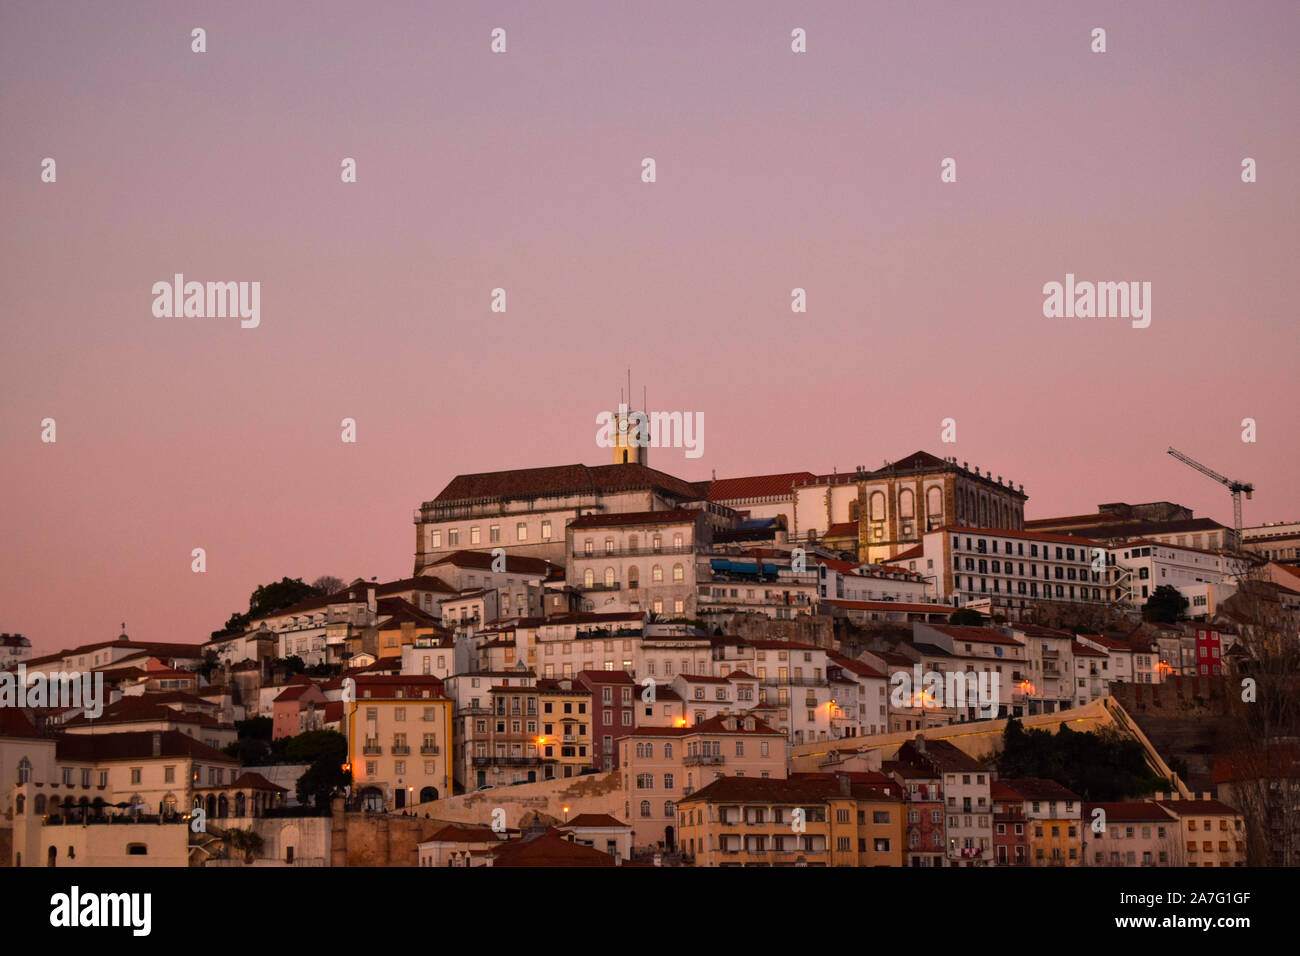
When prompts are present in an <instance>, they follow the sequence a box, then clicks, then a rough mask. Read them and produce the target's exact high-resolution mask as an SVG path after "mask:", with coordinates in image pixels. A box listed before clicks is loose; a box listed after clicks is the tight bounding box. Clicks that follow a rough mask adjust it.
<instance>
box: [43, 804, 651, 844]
mask: <svg viewBox="0 0 1300 956" xmlns="http://www.w3.org/2000/svg"><path fill="white" fill-rule="evenodd" d="M641 816H643V817H648V816H650V801H649V800H642V801H641ZM53 849H54V847H50V850H51V851H53Z"/></svg>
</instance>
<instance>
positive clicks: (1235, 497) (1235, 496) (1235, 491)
mask: <svg viewBox="0 0 1300 956" xmlns="http://www.w3.org/2000/svg"><path fill="white" fill-rule="evenodd" d="M1169 454H1171V455H1173V456H1174V457H1175V458H1177V459H1178V460H1179V461H1181V462H1182V463H1183V464H1184V465H1189V466H1191V467H1192V468H1195V469H1196V470H1197V471H1199V472H1200V473H1201V474H1203V475H1208V476H1209V477H1211V478H1213V479H1214V480H1215V481H1217V482H1218V483H1219V484H1221V485H1227V486H1228V490H1229V491H1231V492H1232V520H1233V523H1234V525H1235V526H1236V529H1237V547H1241V493H1242V492H1243V491H1244V492H1245V493H1246V500H1247V501H1249V500H1250V496H1251V495H1253V494H1254V493H1255V486H1254V485H1252V484H1251V483H1250V482H1248V481H1233V480H1232V479H1231V478H1225V477H1223V475H1221V474H1219V473H1218V472H1217V471H1215V470H1214V469H1212V468H1206V467H1205V466H1204V465H1202V464H1201V463H1200V462H1199V461H1197V460H1196V459H1195V458H1189V457H1187V456H1186V455H1184V454H1183V453H1182V452H1181V451H1179V450H1178V449H1177V448H1170V449H1169Z"/></svg>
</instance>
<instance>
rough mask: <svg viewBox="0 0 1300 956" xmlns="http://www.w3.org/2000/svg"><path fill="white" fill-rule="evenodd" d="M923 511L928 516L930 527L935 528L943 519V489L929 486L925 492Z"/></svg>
mask: <svg viewBox="0 0 1300 956" xmlns="http://www.w3.org/2000/svg"><path fill="white" fill-rule="evenodd" d="M925 511H926V514H928V515H929V516H930V527H932V528H937V527H938V526H939V524H940V523H941V522H942V521H943V489H942V488H935V487H931V488H930V490H929V491H927V492H926V493H925Z"/></svg>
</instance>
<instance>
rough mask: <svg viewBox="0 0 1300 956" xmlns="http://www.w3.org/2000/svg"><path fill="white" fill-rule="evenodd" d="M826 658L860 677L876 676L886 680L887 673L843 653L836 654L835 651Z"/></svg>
mask: <svg viewBox="0 0 1300 956" xmlns="http://www.w3.org/2000/svg"><path fill="white" fill-rule="evenodd" d="M826 659H827V660H828V661H830V662H831V663H832V664H835V665H836V666H838V667H842V668H843V669H844V670H847V671H852V672H853V673H854V674H857V675H858V676H859V677H874V678H880V679H881V680H884V679H885V677H886V675H885V674H882V673H880V671H878V670H876V669H875V668H874V667H872V666H870V665H869V664H864V663H863V662H862V661H856V660H853V659H852V658H850V657H845V656H844V655H843V654H836V653H833V652H831V653H827V655H826Z"/></svg>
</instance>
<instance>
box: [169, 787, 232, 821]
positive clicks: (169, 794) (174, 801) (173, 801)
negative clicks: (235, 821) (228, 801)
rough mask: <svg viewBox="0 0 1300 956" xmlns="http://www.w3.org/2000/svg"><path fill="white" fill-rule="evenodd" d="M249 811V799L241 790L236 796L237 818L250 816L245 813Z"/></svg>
mask: <svg viewBox="0 0 1300 956" xmlns="http://www.w3.org/2000/svg"><path fill="white" fill-rule="evenodd" d="M168 796H169V797H170V796H171V795H170V794H168ZM163 802H164V803H166V800H164V801H163ZM173 802H175V798H173ZM247 809H248V797H247V796H246V795H245V794H244V791H242V790H241V791H239V793H237V794H235V816H237V817H244V816H248V814H247V813H246V812H245V811H246V810H247Z"/></svg>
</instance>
